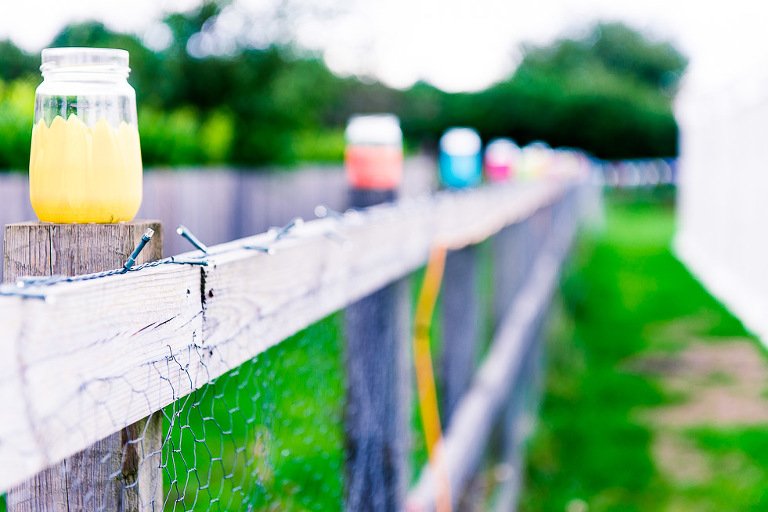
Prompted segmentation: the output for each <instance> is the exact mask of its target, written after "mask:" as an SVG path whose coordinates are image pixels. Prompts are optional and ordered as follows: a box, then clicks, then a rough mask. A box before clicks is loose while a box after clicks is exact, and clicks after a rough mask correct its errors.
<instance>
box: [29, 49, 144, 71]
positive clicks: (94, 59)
mask: <svg viewBox="0 0 768 512" xmlns="http://www.w3.org/2000/svg"><path fill="white" fill-rule="evenodd" d="M40 56H41V61H42V65H41V66H40V71H42V72H46V71H53V70H59V69H62V70H63V69H66V70H67V71H94V70H96V69H98V70H100V71H107V72H109V71H115V72H120V71H122V72H128V71H129V68H128V51H127V50H121V49H118V48H84V47H65V48H45V49H44V50H43V51H42V52H41V54H40Z"/></svg>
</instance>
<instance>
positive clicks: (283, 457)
mask: <svg viewBox="0 0 768 512" xmlns="http://www.w3.org/2000/svg"><path fill="white" fill-rule="evenodd" d="M339 318H340V315H338V314H336V315H332V316H330V317H328V318H326V319H324V320H322V321H320V322H318V323H316V324H314V325H312V326H310V327H309V328H307V329H305V330H304V331H302V332H300V333H298V334H296V335H294V336H292V337H290V338H288V339H286V340H285V341H283V342H282V343H280V344H278V345H277V346H275V347H273V348H271V349H269V350H267V351H266V352H263V353H261V354H259V355H257V356H256V357H254V358H252V359H251V360H249V361H247V362H245V363H244V364H242V365H240V366H238V367H236V368H234V369H233V370H231V371H229V372H227V373H225V374H223V375H221V376H219V377H217V378H215V379H212V380H211V381H210V383H208V384H206V385H204V386H202V387H201V388H199V389H197V390H195V391H193V392H192V393H190V394H188V395H187V396H184V397H182V398H180V399H179V400H177V401H175V402H174V403H172V404H170V405H169V406H167V407H165V408H164V409H163V410H162V411H158V412H156V413H155V414H154V415H153V416H152V417H151V419H150V420H149V421H148V422H147V424H151V423H152V422H153V421H155V422H157V421H159V422H161V423H162V439H160V440H159V441H160V442H159V443H157V444H156V443H155V442H154V441H153V440H152V439H149V435H148V432H149V430H148V429H144V428H141V427H140V428H139V429H137V430H134V431H130V429H127V430H125V431H123V433H122V436H121V439H120V441H121V442H122V443H123V446H124V448H125V449H124V450H123V452H124V454H125V453H130V452H131V450H130V449H129V447H130V446H135V447H136V451H137V453H138V454H140V455H142V456H143V460H142V462H141V464H143V465H147V466H154V467H148V468H142V469H149V470H156V468H157V466H158V464H159V466H160V469H161V472H162V486H159V482H156V483H154V485H153V488H152V489H150V492H149V497H148V498H147V495H146V494H145V495H143V497H144V498H145V499H146V501H144V502H143V503H142V504H141V506H140V507H139V508H138V509H139V510H153V511H160V510H163V511H195V512H197V511H209V510H216V511H219V510H226V511H229V510H231V511H240V510H243V511H246V510H296V511H312V510H339V509H340V508H341V503H342V494H343V482H342V473H343V470H342V466H343V435H342V420H341V415H342V409H343V399H344V377H343V374H344V372H343V360H342V343H341V339H342V336H341V331H340V325H339V324H340V320H339ZM180 363H181V362H180ZM153 449H154V450H155V452H154V453H153ZM127 458H130V455H127V456H126V455H124V459H123V461H122V463H121V464H120V466H122V467H123V468H125V466H126V464H129V463H130V461H128V460H126V459H127ZM91 462H93V461H91ZM95 463H96V464H104V465H106V466H110V467H113V466H114V461H113V460H109V458H108V457H105V458H104V459H102V460H98V461H96V462H95ZM62 470H63V466H61V465H56V466H54V467H52V468H50V469H49V470H46V472H47V473H49V475H50V474H53V475H54V476H60V475H59V474H60V473H61V472H62ZM69 473H70V475H69V478H68V480H66V483H65V485H66V486H68V488H67V489H66V492H67V494H68V495H69V497H70V500H71V496H72V495H78V496H81V497H82V502H81V503H79V504H78V505H79V506H80V507H81V508H80V509H81V510H103V511H112V510H125V509H131V508H130V505H129V504H127V503H126V500H130V499H131V498H126V496H130V494H131V493H130V490H131V489H132V488H133V487H135V486H136V485H140V484H142V482H140V481H131V480H130V479H127V478H125V475H124V474H107V475H105V476H106V478H109V479H112V480H115V481H117V482H119V483H118V485H117V486H109V485H106V486H102V485H96V486H94V485H92V484H94V482H90V481H84V480H82V479H78V477H77V476H74V475H76V474H77V471H76V469H75V470H74V471H73V468H70V470H69ZM139 475H141V469H140V470H139ZM140 478H141V476H139V479H140ZM92 488H98V489H105V491H104V495H102V494H99V493H94V492H93V491H91V490H90V489H92ZM116 488H117V493H115V489H116ZM14 492H15V491H11V492H10V493H9V501H10V502H11V503H14V502H15V500H16V499H15V494H14ZM33 492H34V491H33ZM18 498H23V496H18ZM5 506H6V505H5V504H4V503H0V510H5ZM33 506H34V505H33ZM17 509H18V510H27V508H24V506H23V505H20V506H19V507H18V508H17ZM55 510H59V509H58V508H55Z"/></svg>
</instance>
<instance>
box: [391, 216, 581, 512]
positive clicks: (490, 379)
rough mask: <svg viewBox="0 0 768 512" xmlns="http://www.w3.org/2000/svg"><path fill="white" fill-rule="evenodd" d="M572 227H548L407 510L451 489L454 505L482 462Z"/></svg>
mask: <svg viewBox="0 0 768 512" xmlns="http://www.w3.org/2000/svg"><path fill="white" fill-rule="evenodd" d="M540 212H541V211H538V212H537V214H539V213H540ZM573 233H574V224H573V223H572V222H563V223H562V224H561V225H559V226H557V227H556V228H555V229H553V231H551V232H550V235H549V237H548V240H546V245H545V246H544V247H543V251H542V253H541V254H540V255H539V256H538V258H537V259H536V262H535V264H534V265H533V267H532V269H531V271H530V273H529V274H528V278H527V280H526V283H525V285H524V286H523V289H522V290H521V291H520V293H519V294H518V295H517V297H516V298H515V299H514V302H513V304H512V308H511V309H510V311H509V313H508V314H507V316H506V318H505V319H504V321H503V322H502V324H501V326H500V327H499V329H498V331H497V334H496V336H495V337H494V341H493V344H492V346H491V349H490V351H489V353H488V355H487V356H486V359H485V361H484V362H483V364H482V365H481V367H480V369H479V370H478V372H477V374H476V376H475V379H474V381H473V385H472V388H471V389H470V390H469V391H468V392H467V393H466V394H465V395H464V397H463V398H462V400H461V401H460V403H459V405H458V407H457V408H456V410H455V412H454V415H453V421H452V422H451V423H450V425H449V426H448V429H447V432H446V434H445V436H444V437H443V439H442V440H441V442H440V443H438V445H437V449H436V455H435V458H434V461H433V463H434V464H439V466H438V465H434V466H433V465H432V464H430V465H428V466H427V467H426V468H424V469H423V470H422V472H421V475H420V478H419V481H418V483H417V485H416V487H415V488H414V489H413V490H412V492H411V494H410V495H409V498H408V503H407V505H406V509H407V510H409V511H413V512H421V511H425V512H426V511H432V510H435V508H436V503H438V502H440V501H441V498H440V496H443V493H445V492H448V493H449V494H450V497H451V499H452V501H453V504H454V506H455V504H456V502H457V500H458V499H459V498H460V497H461V493H462V491H463V490H464V489H465V487H466V485H467V483H468V482H469V479H470V478H471V476H472V475H473V474H474V472H475V471H476V469H477V467H478V465H479V464H480V462H481V459H482V455H483V453H484V450H485V446H486V443H487V440H488V438H489V436H490V434H491V431H492V428H493V425H494V423H495V420H496V418H497V417H498V415H499V413H500V411H501V410H502V408H503V406H504V404H505V401H506V398H507V397H508V396H509V394H510V392H511V390H512V388H513V383H514V382H515V380H516V379H517V377H518V375H519V373H520V371H521V365H522V361H523V359H524V356H525V354H526V353H527V352H528V350H529V348H530V345H531V342H532V339H533V338H534V335H535V332H536V330H537V326H538V323H539V321H540V320H541V315H542V314H543V312H544V311H546V304H547V303H548V301H549V299H550V296H551V294H552V293H553V291H554V288H555V286H556V283H557V276H558V273H559V268H560V264H561V262H562V259H563V257H564V256H565V254H566V252H567V248H568V247H569V246H570V242H571V240H572V237H573Z"/></svg>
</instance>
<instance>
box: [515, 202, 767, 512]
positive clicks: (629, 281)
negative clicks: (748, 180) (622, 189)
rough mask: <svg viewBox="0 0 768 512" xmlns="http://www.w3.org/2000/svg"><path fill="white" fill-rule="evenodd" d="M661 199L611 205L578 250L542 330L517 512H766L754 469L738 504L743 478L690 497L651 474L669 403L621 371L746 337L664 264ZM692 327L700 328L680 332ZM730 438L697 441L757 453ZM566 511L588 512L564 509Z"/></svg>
mask: <svg viewBox="0 0 768 512" xmlns="http://www.w3.org/2000/svg"><path fill="white" fill-rule="evenodd" d="M669 194H670V191H666V190H665V191H662V192H661V193H653V194H649V195H642V196H638V195H635V194H634V193H632V194H631V195H625V194H622V193H615V194H612V195H610V196H609V198H608V199H609V201H608V215H607V228H606V231H605V232H604V233H599V234H591V235H586V234H584V235H582V237H581V239H580V244H579V246H578V247H577V251H576V253H575V256H574V260H573V261H572V263H571V265H570V266H569V268H568V270H567V271H566V273H565V277H564V280H563V284H562V301H563V303H564V304H563V308H562V310H561V311H560V312H559V313H558V312H556V313H555V314H554V316H553V317H552V319H551V320H555V322H554V323H555V324H556V326H557V328H556V329H555V330H554V331H553V332H552V333H551V334H550V336H549V342H548V343H549V344H548V348H547V351H548V357H549V369H548V375H547V384H546V394H545V398H544V404H543V409H542V414H541V417H540V420H539V429H538V432H537V434H536V436H535V438H534V440H533V443H532V446H531V449H530V456H529V463H528V471H527V473H528V476H527V482H528V483H527V488H526V491H525V493H524V495H523V501H522V506H521V510H523V511H542V510H545V511H550V510H552V511H556V510H560V511H562V510H570V509H571V508H573V509H574V510H575V509H578V510H587V509H588V510H590V511H593V512H601V511H644V510H681V511H689V510H690V511H694V510H695V511H699V510H763V509H764V506H763V507H759V508H749V507H746V506H743V507H742V506H738V505H744V504H746V503H749V502H750V500H752V501H751V503H753V504H754V503H761V504H763V505H764V504H765V501H764V500H762V501H760V500H758V499H757V496H756V495H757V494H759V491H757V490H759V489H763V488H765V485H766V484H768V472H766V470H765V469H764V468H766V465H765V463H764V461H763V462H760V464H759V465H760V467H761V468H762V469H760V471H761V472H760V473H759V477H758V480H759V483H758V484H755V485H754V486H753V487H752V489H753V490H755V492H753V493H749V494H746V493H745V492H744V491H745V489H743V488H739V486H738V485H733V484H735V483H736V481H737V480H738V478H739V476H738V475H741V474H743V473H739V472H735V473H734V476H733V478H730V479H728V478H727V477H726V478H725V480H726V481H717V480H715V481H712V482H710V483H711V485H709V486H707V487H706V489H704V487H705V486H699V487H696V488H695V489H693V488H690V487H688V486H686V485H684V484H681V483H679V482H674V481H670V480H669V479H668V478H667V477H666V476H665V475H664V474H661V473H660V472H659V469H658V468H657V466H656V464H655V460H654V457H653V453H654V452H653V451H652V441H653V439H654V436H656V435H658V428H661V427H658V428H657V427H656V426H655V425H654V423H653V420H652V419H650V418H652V417H653V416H652V412H653V411H654V410H658V409H656V408H659V407H664V406H667V405H670V404H675V403H678V402H679V400H680V396H679V392H678V394H676V393H675V392H674V390H668V389H665V388H664V387H663V386H662V384H661V383H660V382H659V380H658V379H657V378H656V377H655V376H654V375H651V374H649V373H643V372H640V371H638V370H636V369H633V367H632V362H633V361H637V360H639V358H641V357H643V355H645V356H648V355H649V354H650V355H653V354H655V355H658V354H659V353H660V352H662V351H670V350H675V349H676V350H679V349H680V348H681V347H685V346H686V344H689V343H691V342H699V341H700V340H702V339H705V338H706V339H710V340H712V342H717V340H718V339H719V338H722V339H725V340H730V339H733V338H734V337H744V336H746V332H745V330H744V327H743V326H742V325H741V324H740V323H739V322H738V320H737V319H735V318H734V317H733V316H732V315H731V314H730V313H728V312H727V311H726V310H725V308H724V307H723V306H722V305H720V304H718V303H717V302H716V301H715V300H714V299H713V298H712V297H711V296H710V295H709V294H707V292H706V291H705V290H704V289H703V288H702V286H701V285H700V284H699V283H698V282H697V281H696V280H695V279H694V278H693V277H692V276H691V275H690V274H689V273H688V272H687V270H686V269H685V268H684V267H683V265H682V264H681V263H680V262H679V261H677V260H676V259H675V257H674V256H673V255H672V253H671V250H670V239H671V236H672V233H673V230H674V213H673V210H672V208H671V207H670V201H669ZM697 318H706V319H707V321H706V322H686V319H697ZM718 436H720V437H718ZM741 437H742V434H740V433H734V432H730V431H728V430H720V429H718V430H717V436H712V435H710V436H705V435H703V434H700V435H699V437H698V438H697V439H698V440H699V442H700V444H701V445H702V446H703V447H705V448H706V447H709V448H708V449H710V450H711V451H713V452H716V451H717V450H721V451H722V452H725V451H728V450H733V451H737V450H739V449H746V448H747V447H750V448H754V449H755V451H754V453H755V454H757V453H761V452H760V451H759V450H762V449H763V448H764V446H765V443H766V442H768V439H767V438H766V435H765V433H764V432H763V433H762V434H755V435H752V436H751V437H746V435H744V436H743V442H742V439H741ZM758 457H759V456H758V455H755V456H754V457H753V458H758ZM681 463H682V461H681ZM686 463H687V462H686ZM704 491H706V495H705V496H706V498H705V499H704V500H699V505H702V503H703V502H708V503H709V504H708V505H707V506H706V507H705V506H695V505H694V506H691V505H690V504H691V503H693V501H691V500H688V499H687V498H686V501H685V503H686V504H685V505H684V504H682V503H681V502H680V501H679V498H681V497H684V498H685V497H686V496H687V497H690V496H689V495H692V494H695V492H699V493H701V492H704ZM576 500H581V501H583V502H584V503H586V506H587V507H580V506H575V505H573V504H574V503H578V502H577V501H576ZM569 504H571V507H569ZM729 504H732V505H733V506H730V505H729ZM737 504H738V505H737Z"/></svg>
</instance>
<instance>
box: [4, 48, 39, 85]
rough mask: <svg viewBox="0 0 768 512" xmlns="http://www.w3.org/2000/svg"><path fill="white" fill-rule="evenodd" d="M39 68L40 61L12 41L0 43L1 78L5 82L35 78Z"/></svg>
mask: <svg viewBox="0 0 768 512" xmlns="http://www.w3.org/2000/svg"><path fill="white" fill-rule="evenodd" d="M39 66H40V61H39V60H38V59H36V58H35V57H33V56H31V55H29V54H27V53H25V52H23V51H22V50H21V49H20V48H19V47H17V46H16V45H15V44H13V43H12V42H11V41H9V40H7V39H6V40H4V41H0V78H2V79H3V80H15V79H17V78H29V77H32V76H35V75H36V74H37V73H38V67H39Z"/></svg>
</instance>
